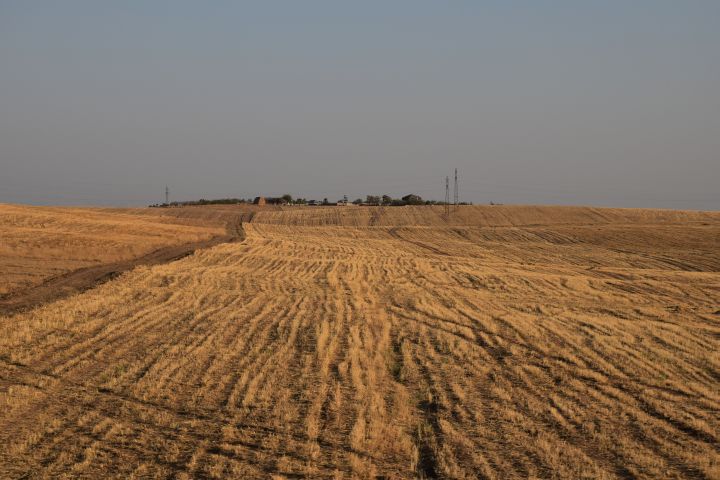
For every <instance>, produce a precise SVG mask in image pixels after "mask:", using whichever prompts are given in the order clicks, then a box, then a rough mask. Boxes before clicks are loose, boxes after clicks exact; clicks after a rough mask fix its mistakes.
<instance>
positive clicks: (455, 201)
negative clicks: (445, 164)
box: [453, 168, 460, 210]
mask: <svg viewBox="0 0 720 480" xmlns="http://www.w3.org/2000/svg"><path fill="white" fill-rule="evenodd" d="M453 194H454V197H455V198H454V199H453V205H455V210H457V209H458V205H460V188H459V187H458V174H457V168H456V169H455V190H454V191H453Z"/></svg>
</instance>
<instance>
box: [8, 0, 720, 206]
mask: <svg viewBox="0 0 720 480" xmlns="http://www.w3.org/2000/svg"><path fill="white" fill-rule="evenodd" d="M455 167H457V168H458V169H459V170H460V174H461V197H462V199H464V200H468V201H473V202H476V203H487V202H489V201H495V202H504V203H543V204H593V205H608V206H629V207H630V206H640V207H664V208H690V209H720V1H717V0H708V1H692V0H683V1H676V0H672V1H670V0H668V1H663V0H647V1H638V0H634V1H628V0H618V1H608V0H598V1H580V2H579V1H576V0H568V1H538V0H528V1H504V0H497V1H493V2H486V1H480V0H470V1H439V0H434V1H421V0H407V1H399V0H394V1H388V0H383V1H368V0H363V1H356V2H349V1H338V0H328V1H294V0H293V1H290V0H288V1H283V2H280V1H272V0H263V1H257V2H252V3H251V2H240V1H227V2H223V1H208V2H200V1H195V2H182V1H167V2H161V1H152V2H148V1H118V2H103V1H97V0H88V1H72V0H70V1H63V2H58V1H47V2H42V1H32V2H30V1H26V0H18V1H5V0H0V202H23V203H33V204H119V205H128V204H147V203H153V202H158V201H162V200H163V196H164V194H163V192H164V187H165V184H166V183H167V184H168V185H169V186H170V189H171V197H172V199H176V200H182V199H196V198H200V197H205V198H216V197H228V196H233V197H251V196H255V195H260V194H264V195H274V194H282V193H286V192H288V193H291V194H292V195H294V196H306V197H310V198H323V197H329V198H331V199H337V198H339V197H341V196H342V195H343V194H347V195H348V196H350V197H351V198H355V197H357V196H360V195H365V194H367V193H370V194H383V193H389V194H392V195H394V196H401V195H404V194H407V193H411V192H414V193H418V194H420V195H422V196H424V197H430V198H435V199H442V198H443V197H444V177H445V175H451V174H452V169H453V168H455Z"/></svg>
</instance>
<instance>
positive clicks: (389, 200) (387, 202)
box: [382, 195, 393, 205]
mask: <svg viewBox="0 0 720 480" xmlns="http://www.w3.org/2000/svg"><path fill="white" fill-rule="evenodd" d="M392 201H393V199H392V197H391V196H390V195H383V196H382V205H390V204H391V203H392Z"/></svg>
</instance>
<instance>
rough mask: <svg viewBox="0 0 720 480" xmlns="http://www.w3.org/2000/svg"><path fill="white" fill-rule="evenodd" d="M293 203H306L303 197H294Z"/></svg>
mask: <svg viewBox="0 0 720 480" xmlns="http://www.w3.org/2000/svg"><path fill="white" fill-rule="evenodd" d="M295 203H296V204H298V205H306V204H307V200H305V199H304V198H296V199H295Z"/></svg>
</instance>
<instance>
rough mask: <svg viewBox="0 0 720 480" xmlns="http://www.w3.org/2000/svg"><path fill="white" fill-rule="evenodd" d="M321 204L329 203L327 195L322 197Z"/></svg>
mask: <svg viewBox="0 0 720 480" xmlns="http://www.w3.org/2000/svg"><path fill="white" fill-rule="evenodd" d="M322 204H323V205H330V202H328V199H327V197H325V198H323V201H322Z"/></svg>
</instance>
